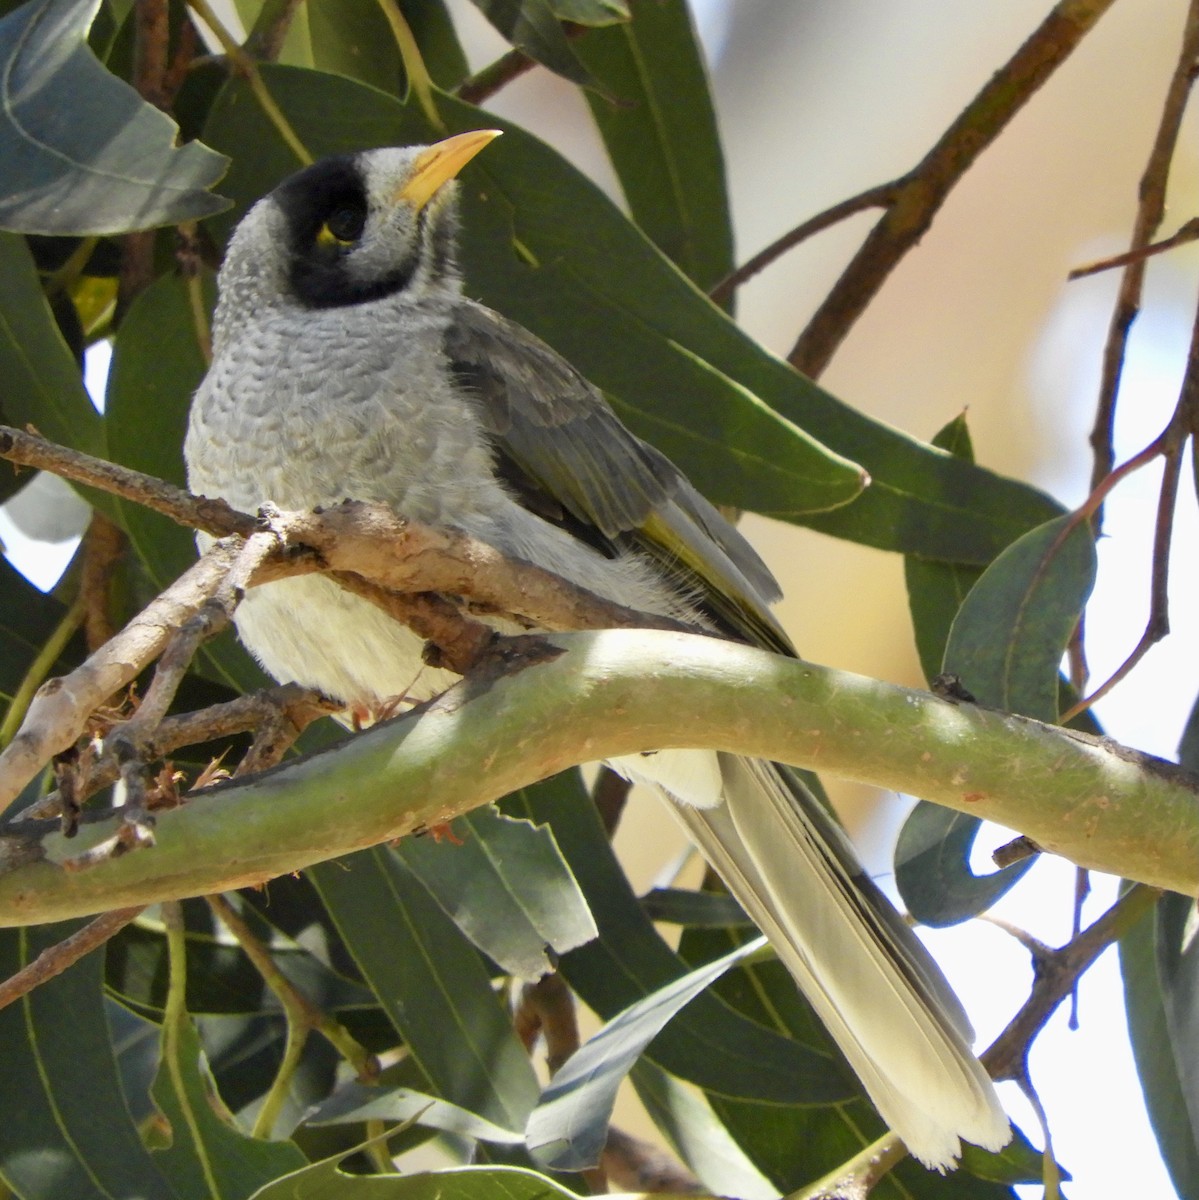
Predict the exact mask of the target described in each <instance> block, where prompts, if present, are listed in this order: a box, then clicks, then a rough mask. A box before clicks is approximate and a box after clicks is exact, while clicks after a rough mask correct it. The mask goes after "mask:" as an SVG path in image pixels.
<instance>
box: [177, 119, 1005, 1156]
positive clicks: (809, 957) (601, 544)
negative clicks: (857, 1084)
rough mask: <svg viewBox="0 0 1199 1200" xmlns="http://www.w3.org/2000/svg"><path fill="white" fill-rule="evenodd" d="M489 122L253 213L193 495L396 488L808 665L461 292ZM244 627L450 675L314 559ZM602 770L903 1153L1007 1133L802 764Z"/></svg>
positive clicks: (302, 188)
mask: <svg viewBox="0 0 1199 1200" xmlns="http://www.w3.org/2000/svg"><path fill="white" fill-rule="evenodd" d="M495 136H496V133H495V131H491V130H480V131H478V132H472V133H464V134H459V135H458V136H456V137H451V138H447V139H446V140H445V141H442V142H439V143H437V144H436V145H434V146H427V147H422V146H415V147H408V148H404V149H381V150H371V151H366V152H363V153H359V154H352V155H345V156H341V157H336V158H330V159H327V160H325V161H323V162H318V163H317V164H315V165H314V166H311V167H309V168H307V169H306V170H303V171H301V172H300V173H299V174H297V175H294V176H292V177H291V178H290V179H288V180H286V181H285V182H284V183H282V184H281V185H280V186H279V187H277V188H276V189H275V191H273V192H272V193H271V194H270V195H269V196H267V197H266V198H265V199H263V200H261V201H259V202H258V203H257V204H256V205H254V207H253V208H251V209H250V211H249V212H248V213H247V214H246V216H245V218H244V219H243V220H242V221H241V223H240V224H239V225H238V227H237V229H236V231H235V232H234V234H233V237H232V239H231V241H230V243H229V248H228V252H227V253H226V256H225V261H224V265H223V266H222V268H221V272H220V278H219V286H220V301H219V303H218V305H217V310H216V317H215V322H214V326H213V360H212V366H211V368H210V369H209V372H208V375H207V377H206V378H205V380H204V382H203V384H202V385H201V386H200V389H199V391H198V392H197V393H196V397H195V401H194V403H193V405H192V410H191V422H190V428H189V430H188V434H187V442H186V448H185V449H186V457H187V466H188V478H189V482H190V485H191V488H192V490H193V491H195V492H199V493H204V494H206V495H208V496H221V497H224V499H226V500H227V501H229V503H230V504H232V505H233V506H234V507H236V508H238V509H242V510H245V511H254V510H255V509H257V508H258V507H259V506H260V505H262V504H263V503H264V502H270V503H272V504H274V505H276V506H278V507H280V508H283V509H310V508H314V507H316V506H318V505H332V504H336V503H338V502H340V501H341V500H343V499H345V498H347V497H349V498H353V499H356V500H362V501H373V502H382V503H385V504H388V505H390V506H391V507H392V508H393V509H394V510H395V511H396V512H397V513H399V514H400V515H401V516H403V517H407V518H409V519H412V520H415V521H419V522H425V523H428V524H431V525H443V526H453V527H455V528H457V529H461V530H465V531H466V532H467V533H469V534H472V535H474V536H475V537H477V538H481V539H482V540H483V541H484V542H487V543H489V544H490V545H492V546H494V547H496V548H497V549H499V550H500V551H502V552H503V553H504V554H506V555H509V556H512V557H515V558H519V559H524V560H526V561H528V562H531V563H535V564H536V565H538V566H540V567H543V568H546V569H548V570H550V571H553V572H555V573H556V574H558V575H560V576H563V577H565V578H566V579H568V580H571V581H573V582H574V583H576V584H579V585H581V586H583V587H585V588H587V589H589V590H590V591H592V592H595V593H597V594H598V595H600V596H603V597H605V598H607V599H609V600H613V601H616V602H618V603H620V604H622V605H625V606H627V607H629V608H634V609H638V610H641V611H644V612H647V613H655V614H660V615H666V616H671V617H678V618H682V619H683V620H685V621H689V622H693V623H697V624H699V625H701V626H704V627H706V628H707V629H708V630H710V631H712V632H713V633H715V634H718V635H722V636H724V637H727V638H730V639H733V640H737V641H742V642H750V643H753V644H755V645H759V646H764V647H766V648H768V649H770V650H774V651H776V652H778V653H781V654H788V655H794V653H795V651H794V649H793V648H792V646H791V643H790V642H789V641H788V639H787V636H786V634H785V633H784V632H783V630H782V628H781V627H780V625H779V624H778V622H777V621H776V619H775V618H774V617H773V616H772V614H771V612H770V610H769V604H770V603H771V602H773V601H774V600H776V599H777V598H778V595H779V590H778V586H777V584H776V582H775V580H774V579H773V577H772V576H771V574H770V572H769V571H768V570H767V568H766V566H765V564H763V562H762V561H761V560H760V559H759V558H758V556H757V554H756V553H755V552H754V551H753V549H751V547H750V546H749V544H748V543H747V542H746V541H745V540H744V539H743V538H742V536H741V535H740V534H739V533H738V532H737V531H736V530H735V529H734V528H733V527H732V526H731V525H730V524H729V523H728V522H727V521H725V520H724V518H723V517H721V516H720V514H719V513H718V512H717V511H716V509H715V508H713V506H712V505H711V504H709V503H708V502H707V501H706V500H704V499H703V497H701V496H700V495H699V493H698V492H697V491H696V490H695V489H694V488H693V487H692V486H691V484H690V483H689V482H688V481H687V480H686V479H685V478H684V477H683V475H682V474H681V473H680V472H679V470H678V469H677V468H676V467H675V466H674V465H673V464H672V463H671V462H670V461H668V460H667V459H666V458H665V457H664V456H663V455H662V454H660V453H659V452H658V451H657V450H655V449H654V448H653V447H652V446H649V445H647V444H646V443H645V442H643V441H641V440H640V439H639V438H637V437H635V436H634V435H633V434H632V433H630V432H629V430H628V429H626V428H625V427H624V426H623V425H622V424H621V423H620V421H619V420H618V419H617V417H616V415H615V414H614V413H613V411H612V410H611V408H609V406H608V404H607V402H606V401H605V400H604V398H603V397H602V396H601V395H600V393H599V392H598V391H597V390H596V388H594V387H593V386H592V385H591V384H590V383H588V382H587V380H585V379H584V378H582V376H580V375H579V374H578V373H577V372H576V371H575V370H574V369H573V368H572V367H571V366H570V364H569V363H567V362H565V361H564V360H563V359H562V358H560V357H559V356H558V355H557V354H556V353H555V352H554V351H553V350H551V349H550V348H549V347H548V346H547V345H545V343H544V342H542V341H540V340H539V339H538V338H536V337H535V336H534V335H533V334H531V333H529V332H528V330H526V329H523V328H521V327H520V326H519V325H516V324H514V323H513V322H512V321H509V320H507V319H505V318H504V317H502V316H500V315H499V314H498V313H495V312H493V311H491V310H490V309H488V308H484V307H483V306H482V305H480V304H476V303H474V302H473V301H471V300H469V299H467V298H466V297H465V296H464V295H463V294H462V283H461V279H460V276H459V271H458V266H457V263H456V259H455V252H456V236H457V226H458V221H457V214H456V205H455V198H454V197H455V190H456V184H455V183H454V179H455V176H457V174H458V172H459V171H460V170H461V169H462V168H463V167H464V166H465V165H466V164H467V163H468V162H469V161H470V160H471V159H472V158H473V157H474V156H475V155H476V154H477V153H478V152H479V151H480V150H482V149H483V147H484V146H486V145H487V143H488V142H490V141H491V140H492V138H494V137H495ZM236 620H237V628H238V632H239V634H240V636H241V638H242V641H243V642H244V643H245V644H246V646H247V647H248V648H249V649H250V650H251V651H252V652H253V654H254V655H255V657H256V658H257V659H258V660H259V662H261V663H262V665H263V666H264V667H265V668H266V670H267V671H269V672H270V674H271V675H273V676H274V677H275V678H276V679H278V680H280V681H281V682H291V681H295V682H297V683H300V684H303V685H306V686H308V687H313V688H317V689H319V690H320V691H322V692H324V693H326V694H327V695H329V696H331V697H334V698H336V699H338V700H341V701H343V702H344V703H345V704H346V705H347V706H353V707H357V708H374V709H379V708H380V707H382V706H383V705H385V704H386V702H388V701H389V700H393V699H394V698H395V697H399V696H406V697H409V698H412V699H423V698H426V697H427V696H429V695H431V694H435V693H436V692H438V691H440V690H442V689H443V688H444V687H446V686H448V684H449V683H450V682H451V681H452V678H453V677H452V676H450V675H448V674H447V673H445V672H443V671H436V670H433V669H430V668H427V667H424V666H423V665H422V661H421V649H422V647H421V644H420V642H419V640H418V639H417V637H416V636H415V635H414V634H413V633H412V632H410V631H409V630H408V629H407V628H406V627H404V626H402V625H401V624H399V623H398V622H397V621H395V620H394V619H392V618H391V617H389V616H387V615H386V614H384V613H383V612H382V611H381V610H380V609H378V608H376V607H375V606H374V605H372V604H370V603H368V602H367V601H366V600H363V599H361V598H359V597H357V596H353V595H351V594H350V593H348V592H346V591H343V590H342V589H341V588H340V587H339V586H338V585H337V584H336V583H334V582H333V581H332V580H331V579H328V578H325V577H323V576H320V575H306V576H303V577H298V578H293V579H287V580H282V581H279V582H275V583H270V584H266V585H264V586H262V587H257V588H253V589H252V590H251V591H250V592H249V594H248V595H247V596H246V597H245V599H244V601H243V602H242V604H241V606H240V607H239V608H238V610H237V618H236ZM611 765H612V766H613V767H614V768H615V769H616V770H617V771H619V772H620V773H621V774H623V775H625V776H626V777H628V778H629V779H632V780H635V781H636V782H638V783H643V784H647V785H649V786H650V787H651V788H653V789H654V790H655V791H657V792H658V793H659V794H660V795H661V796H663V797H664V798H665V799H666V800H667V801H668V803H669V806H670V808H671V810H672V811H673V812H674V813H675V814H676V815H677V817H678V818H679V820H680V821H681V822H682V824H683V825H684V827H685V828H686V830H687V832H688V833H689V834H690V836H691V837H692V838H693V839H694V841H695V843H696V845H697V846H698V847H699V848H700V850H701V851H702V852H703V854H704V856H705V857H706V858H707V860H708V861H709V862H710V863H711V864H712V866H713V867H714V868H715V869H716V871H717V872H719V874H720V876H721V878H723V879H724V881H725V883H726V884H727V886H728V888H729V890H730V891H731V892H732V894H733V895H734V896H735V897H736V898H737V900H739V901H740V903H741V904H742V906H743V907H744V908H745V910H746V911H747V912H748V913H749V914H750V916H751V917H752V918H753V919H754V921H755V922H757V924H758V925H759V926H760V927H761V929H762V931H763V932H764V933H765V934H766V935H767V937H768V938H769V939H770V942H771V944H772V945H773V947H774V949H775V951H776V952H777V954H778V956H779V958H780V959H781V960H782V962H783V963H784V964H785V965H786V966H787V967H788V969H789V970H790V971H791V974H792V975H794V977H795V980H796V982H797V983H798V984H799V986H800V988H801V989H802V991H803V993H804V995H805V996H806V997H807V998H808V1000H809V1001H810V1003H811V1004H812V1006H813V1008H814V1009H815V1010H816V1012H817V1014H818V1015H819V1016H820V1018H821V1020H822V1021H823V1022H824V1024H825V1026H826V1027H827V1028H828V1030H829V1032H830V1034H831V1035H832V1036H833V1038H834V1039H835V1040H836V1042H837V1044H838V1045H839V1046H840V1048H841V1050H842V1052H843V1053H844V1055H845V1057H846V1058H847V1059H848V1060H849V1062H850V1064H851V1065H852V1067H853V1069H854V1070H855V1071H856V1072H857V1074H858V1075H859V1077H860V1078H861V1080H862V1083H863V1084H864V1085H865V1088H866V1091H867V1092H868V1093H869V1095H870V1098H871V1099H872V1100H873V1101H874V1104H875V1105H876V1107H877V1108H878V1111H879V1113H880V1114H881V1115H882V1117H883V1119H884V1120H885V1121H886V1122H887V1124H888V1125H889V1126H890V1127H891V1128H892V1129H893V1130H894V1131H895V1133H897V1134H898V1135H899V1136H900V1137H901V1138H902V1139H903V1141H904V1143H905V1144H906V1145H907V1147H908V1149H909V1150H910V1151H911V1153H912V1154H914V1155H915V1156H916V1157H917V1158H919V1159H920V1160H921V1161H923V1162H924V1163H926V1164H927V1165H929V1166H930V1167H934V1168H938V1169H941V1170H945V1169H947V1168H950V1167H952V1166H954V1165H955V1164H956V1159H957V1157H958V1155H959V1154H960V1152H961V1145H960V1141H959V1139H965V1140H967V1141H970V1142H974V1143H977V1144H978V1145H980V1146H984V1147H986V1148H987V1149H990V1150H995V1149H998V1148H999V1147H1000V1146H1002V1145H1004V1144H1005V1143H1006V1142H1007V1141H1008V1138H1009V1137H1010V1132H1011V1131H1010V1128H1009V1126H1008V1121H1007V1118H1006V1117H1005V1116H1004V1113H1003V1110H1002V1108H1001V1107H1000V1105H999V1101H998V1098H997V1097H996V1094H995V1091H994V1088H993V1086H992V1084H991V1081H990V1079H989V1078H988V1077H987V1074H986V1072H985V1071H984V1070H983V1068H982V1066H981V1065H980V1063H979V1062H978V1060H977V1058H975V1057H974V1055H973V1054H972V1053H971V1050H970V1042H971V1040H972V1038H973V1034H972V1032H971V1030H970V1026H969V1022H968V1021H967V1019H966V1015H965V1013H964V1012H963V1011H962V1008H961V1005H960V1004H959V1003H958V1001H957V999H956V997H954V995H953V994H952V992H951V991H950V988H949V986H948V984H947V983H946V982H945V980H944V978H943V976H942V975H941V973H940V971H939V969H938V968H937V966H936V964H935V963H934V962H933V960H932V958H931V957H930V956H929V955H928V954H927V952H926V951H925V950H924V948H923V946H922V945H921V944H920V942H919V941H918V940H917V939H916V937H915V936H914V935H913V934H912V933H911V932H910V930H909V929H908V928H907V927H906V926H905V925H904V923H903V921H902V919H901V918H900V917H899V916H898V914H897V913H896V912H895V910H894V909H893V908H892V907H891V906H890V905H889V904H888V902H887V901H886V899H885V898H884V897H883V896H882V895H881V894H880V893H879V891H878V890H877V889H876V888H875V887H874V886H873V884H872V883H871V882H870V880H869V879H867V878H866V877H865V875H864V873H863V871H862V868H861V867H860V865H859V864H858V863H857V861H856V859H855V857H854V855H853V852H852V850H851V849H850V847H849V844H848V842H847V840H846V839H845V837H844V835H843V834H842V833H841V831H840V829H839V827H838V826H837V825H836V824H835V823H834V822H833V821H832V820H831V819H830V818H829V816H828V815H827V814H826V813H825V811H824V810H823V809H822V807H821V806H820V804H819V803H818V802H817V801H816V799H815V798H814V797H813V796H812V795H811V794H810V793H809V792H808V791H807V790H806V789H805V787H804V786H803V785H802V783H801V782H800V781H799V780H798V779H797V778H796V777H795V775H794V774H793V773H792V772H790V771H788V770H787V769H785V768H782V767H779V766H776V765H775V764H773V763H769V762H763V761H760V760H756V759H749V758H741V757H738V756H737V755H735V754H727V753H720V754H718V753H714V752H710V751H682V750H671V751H660V752H658V753H656V754H652V755H645V756H637V757H632V758H624V759H620V760H617V761H614V762H613V763H612V764H611Z"/></svg>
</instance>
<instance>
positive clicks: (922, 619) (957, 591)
mask: <svg viewBox="0 0 1199 1200" xmlns="http://www.w3.org/2000/svg"><path fill="white" fill-rule="evenodd" d="M932 445H934V446H936V447H938V448H939V449H941V450H945V451H948V452H949V453H950V454H952V455H954V456H955V457H956V458H960V459H962V460H963V461H964V462H969V463H973V462H974V446H973V444H972V442H971V440H970V431H969V429H968V428H967V426H966V414H965V413H961V414H960V415H959V416H957V417H955V418H954V419H953V420H952V421H950V422H949V423H948V424H947V425H945V426H944V427H943V428H942V429H941V430H939V431H938V432H937V434H936V435H935V436H934V437H933V440H932ZM903 571H904V580H905V581H906V583H907V589H908V608H909V610H910V611H911V614H912V628H913V629H914V630H915V633H916V651H917V653H918V654H919V656H920V668H921V670H922V671H923V672H924V678H925V679H926V680H928V681H929V682H930V683H931V682H932V681H933V679H935V678H936V676H937V675H939V674H940V673H941V663H942V661H943V660H944V658H945V644H946V642H948V641H949V630H950V627H951V626H952V625H953V619H954V617H956V616H957V614H958V609H959V608H961V607H962V601H964V600H965V599H966V596H967V595H968V594H969V592H970V589H971V588H972V587H973V586H974V585H975V584H976V583H977V582H978V579H979V576H980V575H981V574H982V570H981V569H980V568H979V567H971V566H966V565H964V564H962V563H954V562H933V561H931V560H929V559H927V558H919V557H917V556H916V555H914V554H908V555H905V557H904V560H903Z"/></svg>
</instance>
